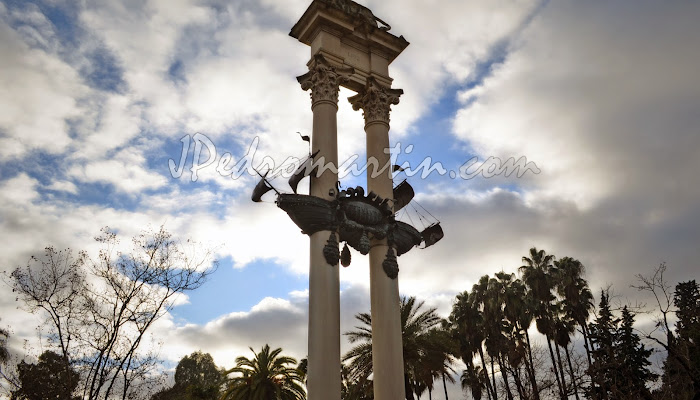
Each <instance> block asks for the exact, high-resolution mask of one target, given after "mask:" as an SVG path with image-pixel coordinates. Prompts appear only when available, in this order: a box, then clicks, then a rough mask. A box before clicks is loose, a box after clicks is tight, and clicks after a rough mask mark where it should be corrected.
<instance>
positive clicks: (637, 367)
mask: <svg viewBox="0 0 700 400" xmlns="http://www.w3.org/2000/svg"><path fill="white" fill-rule="evenodd" d="M633 325H634V315H633V314H632V313H631V312H630V311H629V310H628V309H627V306H625V307H624V308H623V309H622V319H621V322H620V326H619V328H618V329H617V334H616V335H615V342H614V349H615V359H616V360H615V365H616V368H615V370H614V375H615V382H614V384H613V385H612V387H611V390H612V392H613V398H615V399H651V398H652V397H651V393H650V392H649V389H647V387H646V382H649V381H652V380H654V379H655V378H656V374H654V373H652V372H651V371H650V370H649V369H648V368H647V367H648V366H649V365H651V362H650V361H649V356H650V355H651V353H652V350H651V349H646V348H645V347H644V345H643V344H642V343H641V340H640V338H639V335H637V334H636V333H634V328H633Z"/></svg>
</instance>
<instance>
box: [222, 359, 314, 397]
mask: <svg viewBox="0 0 700 400" xmlns="http://www.w3.org/2000/svg"><path fill="white" fill-rule="evenodd" d="M250 351H252V352H253V354H254V356H253V358H247V357H243V356H241V357H238V358H236V366H235V367H234V368H232V369H230V370H228V371H226V372H225V374H226V375H231V374H233V376H232V377H230V378H227V381H226V383H225V390H224V394H223V395H222V396H221V399H222V400H226V399H228V400H304V399H306V390H305V389H304V387H303V376H302V374H301V373H300V371H299V369H297V368H296V367H295V365H296V363H297V362H296V360H295V359H294V358H292V357H287V356H282V355H281V353H282V349H280V348H277V349H274V350H271V349H270V346H269V345H265V346H263V348H262V349H261V350H260V352H258V353H256V352H255V350H253V349H252V348H251V349H250Z"/></svg>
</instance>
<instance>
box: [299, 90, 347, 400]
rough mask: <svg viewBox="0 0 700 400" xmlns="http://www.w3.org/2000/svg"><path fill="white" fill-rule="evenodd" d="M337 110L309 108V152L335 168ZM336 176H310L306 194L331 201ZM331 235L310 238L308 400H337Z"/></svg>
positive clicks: (336, 295) (336, 287)
mask: <svg viewBox="0 0 700 400" xmlns="http://www.w3.org/2000/svg"><path fill="white" fill-rule="evenodd" d="M336 113H337V107H336V106H335V105H334V104H332V103H329V102H321V103H316V104H315V105H314V107H313V114H314V116H313V139H312V149H313V150H312V151H313V152H315V151H316V150H321V151H320V152H319V153H318V156H317V157H316V159H318V158H319V157H321V156H323V157H325V162H326V163H329V162H331V163H333V164H334V165H338V148H337V144H336V143H337V134H336V132H337V120H336ZM337 180H338V175H337V173H335V174H334V173H332V171H325V172H324V173H323V174H322V175H321V176H320V177H318V178H316V177H315V175H311V183H310V194H311V195H312V196H317V197H321V198H324V199H328V200H330V199H332V198H333V197H332V196H329V194H328V193H329V192H328V191H329V190H331V189H334V188H335V183H336V181H337ZM330 233H331V232H329V231H320V232H316V233H314V234H312V235H311V244H310V263H309V363H308V379H307V389H308V399H309V400H340V385H341V382H340V284H339V276H338V265H337V264H336V265H333V266H330V265H328V263H327V262H326V259H325V258H324V256H323V246H325V244H326V241H327V240H328V237H329V235H330Z"/></svg>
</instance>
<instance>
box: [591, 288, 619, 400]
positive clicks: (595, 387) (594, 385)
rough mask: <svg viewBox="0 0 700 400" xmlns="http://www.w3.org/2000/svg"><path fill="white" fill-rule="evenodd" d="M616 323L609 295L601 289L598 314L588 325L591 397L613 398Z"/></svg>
mask: <svg viewBox="0 0 700 400" xmlns="http://www.w3.org/2000/svg"><path fill="white" fill-rule="evenodd" d="M617 323H618V320H616V319H615V317H614V315H613V313H612V311H611V310H610V295H609V293H608V292H607V291H606V290H602V291H601V294H600V304H599V305H598V315H597V317H596V320H595V322H593V323H592V324H591V327H590V330H591V333H590V335H591V338H590V339H591V343H592V344H593V349H592V351H591V355H592V358H593V362H592V364H591V367H590V369H589V374H590V376H591V387H590V388H588V392H589V393H588V394H589V397H591V398H593V399H612V398H613V397H611V395H610V391H611V388H610V383H611V382H613V381H614V379H615V377H614V375H613V372H614V370H615V368H616V362H615V349H614V343H615V328H616V326H617Z"/></svg>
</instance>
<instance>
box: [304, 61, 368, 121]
mask: <svg viewBox="0 0 700 400" xmlns="http://www.w3.org/2000/svg"><path fill="white" fill-rule="evenodd" d="M354 72H355V70H354V69H353V68H343V67H333V66H331V64H330V63H329V62H328V61H327V60H326V59H325V58H324V57H323V56H322V55H320V54H316V55H315V56H314V58H313V60H312V62H311V65H310V66H309V72H307V73H305V74H304V75H301V76H299V77H297V81H298V82H299V83H300V84H301V88H302V89H303V90H309V89H311V108H313V106H314V105H315V104H316V103H319V102H324V101H325V102H331V103H333V104H334V105H335V106H336V107H337V106H338V91H339V90H340V85H341V84H342V83H344V82H347V80H348V79H349V77H350V75H352V74H353V73H354Z"/></svg>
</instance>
